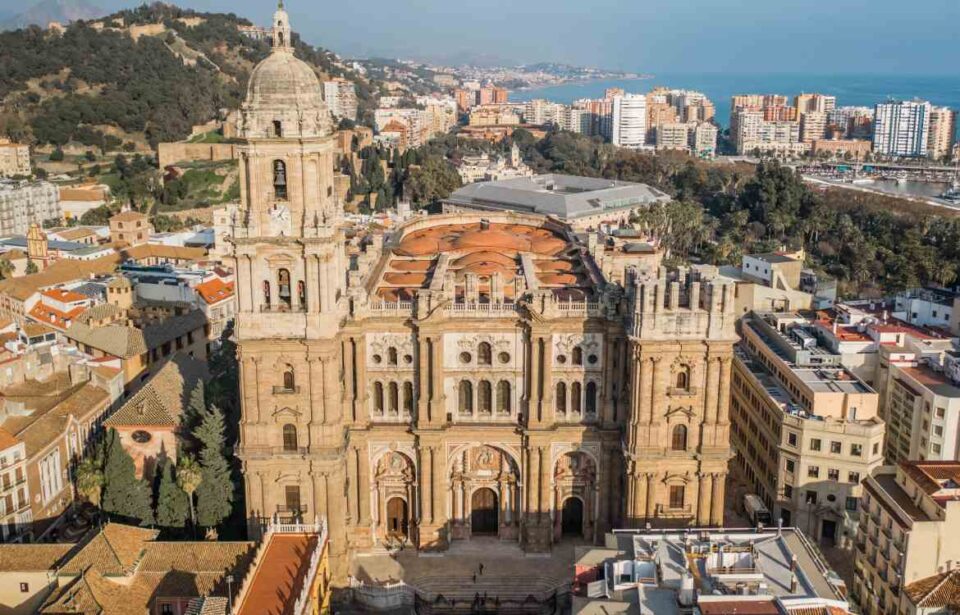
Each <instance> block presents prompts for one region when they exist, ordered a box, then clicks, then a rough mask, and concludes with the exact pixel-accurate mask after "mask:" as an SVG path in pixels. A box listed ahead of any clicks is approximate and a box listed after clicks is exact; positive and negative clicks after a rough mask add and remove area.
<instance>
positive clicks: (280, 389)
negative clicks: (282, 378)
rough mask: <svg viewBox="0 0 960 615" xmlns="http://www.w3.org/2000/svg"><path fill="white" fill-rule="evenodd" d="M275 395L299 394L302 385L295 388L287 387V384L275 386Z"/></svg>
mask: <svg viewBox="0 0 960 615" xmlns="http://www.w3.org/2000/svg"><path fill="white" fill-rule="evenodd" d="M273 394H274V395H299V394H300V387H299V386H295V387H293V388H287V387H285V386H275V387H273Z"/></svg>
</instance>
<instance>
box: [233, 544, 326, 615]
mask: <svg viewBox="0 0 960 615" xmlns="http://www.w3.org/2000/svg"><path fill="white" fill-rule="evenodd" d="M317 540H318V538H317V536H316V535H315V534H274V535H273V536H272V537H271V539H270V543H269V544H268V545H267V547H266V551H265V552H264V554H263V557H262V559H261V560H260V564H259V565H258V566H257V570H256V571H255V572H254V575H253V579H251V580H250V581H249V582H250V586H249V589H248V590H247V592H246V595H245V597H244V599H243V603H242V604H240V605H239V608H238V609H236V611H235V612H236V613H237V615H264V614H267V613H269V614H270V615H288V614H289V613H292V612H293V602H294V600H296V595H297V593H299V590H300V585H301V584H302V583H303V578H304V576H305V575H306V572H307V568H308V567H309V565H310V555H311V554H312V553H313V549H314V548H315V547H316V545H317Z"/></svg>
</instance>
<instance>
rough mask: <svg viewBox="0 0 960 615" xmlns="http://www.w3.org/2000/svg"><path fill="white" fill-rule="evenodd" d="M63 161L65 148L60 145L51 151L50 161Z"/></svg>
mask: <svg viewBox="0 0 960 615" xmlns="http://www.w3.org/2000/svg"><path fill="white" fill-rule="evenodd" d="M62 161H63V150H62V149H60V147H59V146H58V147H57V148H56V149H54V150H53V151H52V152H50V162H62Z"/></svg>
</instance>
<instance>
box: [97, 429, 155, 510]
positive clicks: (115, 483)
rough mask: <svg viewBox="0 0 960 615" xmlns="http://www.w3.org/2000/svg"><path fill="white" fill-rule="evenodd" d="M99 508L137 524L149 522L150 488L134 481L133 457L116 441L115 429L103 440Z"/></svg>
mask: <svg viewBox="0 0 960 615" xmlns="http://www.w3.org/2000/svg"><path fill="white" fill-rule="evenodd" d="M104 451H105V453H106V461H105V462H104V466H103V496H102V505H101V506H102V508H103V510H104V511H105V512H107V513H110V514H112V515H116V516H117V517H122V518H124V519H127V520H130V521H136V522H137V523H140V524H141V525H150V524H152V523H153V508H152V503H151V501H150V500H151V493H150V487H149V485H147V482H146V481H144V480H138V479H137V476H136V466H135V465H134V463H133V458H131V457H130V455H129V454H128V453H127V451H126V450H124V448H123V445H122V444H121V443H120V436H118V435H117V430H115V429H111V430H110V432H109V433H108V434H107V439H106V442H105V443H104Z"/></svg>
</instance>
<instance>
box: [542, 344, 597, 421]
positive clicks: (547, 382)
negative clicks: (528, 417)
mask: <svg viewBox="0 0 960 615" xmlns="http://www.w3.org/2000/svg"><path fill="white" fill-rule="evenodd" d="M542 339H543V356H542V357H541V358H540V360H541V362H542V365H543V412H542V413H541V415H540V416H541V420H542V421H543V424H544V425H552V424H553V423H554V422H555V421H556V412H555V409H556V406H555V405H554V401H553V393H554V390H553V350H552V343H551V340H552V336H550V335H545V336H543V338H542ZM583 386H586V383H584V384H583ZM569 408H570V406H569V405H567V409H568V410H569ZM581 411H582V412H585V409H584V408H583V406H582V405H581Z"/></svg>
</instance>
